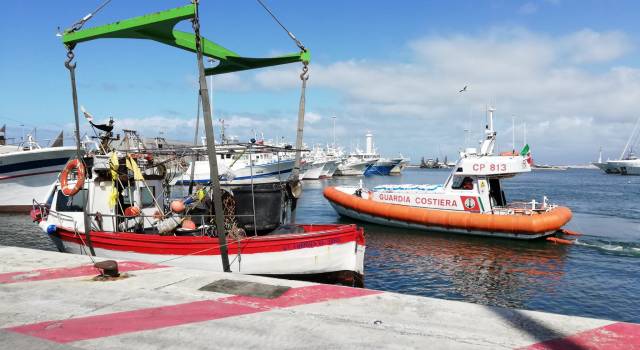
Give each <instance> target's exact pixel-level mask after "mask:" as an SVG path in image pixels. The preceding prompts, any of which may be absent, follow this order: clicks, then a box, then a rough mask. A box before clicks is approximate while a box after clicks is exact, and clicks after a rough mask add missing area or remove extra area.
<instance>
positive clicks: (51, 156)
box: [0, 127, 76, 213]
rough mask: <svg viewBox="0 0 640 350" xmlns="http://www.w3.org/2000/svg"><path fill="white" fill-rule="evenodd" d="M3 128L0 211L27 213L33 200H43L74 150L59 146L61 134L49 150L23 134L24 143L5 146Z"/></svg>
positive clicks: (0, 143)
mask: <svg viewBox="0 0 640 350" xmlns="http://www.w3.org/2000/svg"><path fill="white" fill-rule="evenodd" d="M4 130H5V127H3V128H2V131H0V193H3V194H4V195H3V196H2V198H0V212H24V213H28V212H29V209H31V205H32V204H33V199H34V198H35V199H37V200H39V201H42V200H44V198H46V195H47V191H48V190H49V188H50V187H51V183H52V182H53V181H55V179H56V177H57V176H58V173H60V170H62V167H63V166H64V164H65V163H66V162H67V161H68V160H69V158H70V157H72V156H73V155H74V154H75V152H76V148H75V147H64V146H62V134H61V135H60V136H59V137H58V138H57V139H56V141H54V142H53V143H52V145H51V146H50V147H41V146H40V145H39V144H38V142H36V140H35V139H34V138H33V137H32V135H27V138H26V141H25V142H23V143H19V144H16V145H6V144H5V143H6V142H5V137H4Z"/></svg>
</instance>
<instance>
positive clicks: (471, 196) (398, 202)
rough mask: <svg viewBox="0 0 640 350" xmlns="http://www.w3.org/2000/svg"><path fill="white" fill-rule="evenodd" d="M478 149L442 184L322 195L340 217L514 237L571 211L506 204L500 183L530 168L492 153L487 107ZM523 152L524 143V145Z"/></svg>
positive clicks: (559, 221) (550, 229) (331, 190)
mask: <svg viewBox="0 0 640 350" xmlns="http://www.w3.org/2000/svg"><path fill="white" fill-rule="evenodd" d="M488 118H489V123H488V127H487V129H486V131H485V134H486V138H485V140H484V141H483V143H482V145H481V150H480V151H479V152H476V151H475V149H467V151H465V152H464V153H462V154H461V158H460V159H459V160H458V162H457V164H456V166H455V167H454V169H453V170H452V172H451V173H450V175H449V177H448V178H447V180H446V182H445V183H444V185H382V186H376V187H374V188H372V189H367V188H364V187H362V186H338V187H327V188H326V189H325V190H324V196H325V198H326V199H327V200H328V201H329V202H330V203H331V205H332V206H333V208H334V209H335V210H336V211H337V212H338V213H339V214H340V215H343V216H347V217H351V218H354V219H358V220H362V221H367V222H373V223H377V224H381V225H388V226H398V227H407V228H417V229H423V230H428V231H440V232H448V233H457V234H472V235H482V236H493V237H506V238H516V239H534V238H540V237H545V236H549V235H553V234H554V233H556V232H557V231H558V230H560V229H561V228H562V227H563V226H564V225H565V224H566V223H567V222H569V220H571V217H572V213H571V210H569V209H568V208H565V207H561V206H557V205H553V204H549V202H548V201H547V199H546V197H544V199H543V200H542V201H541V202H536V201H535V200H532V201H531V202H527V203H508V202H507V200H506V197H505V195H504V191H503V190H502V187H501V183H500V181H501V180H502V179H505V178H510V177H513V176H516V175H517V174H520V173H525V172H530V171H531V165H530V163H529V161H528V159H529V157H528V156H526V153H527V152H525V150H523V152H522V154H521V155H510V156H501V155H494V154H493V148H494V145H495V136H496V133H495V131H494V130H493V110H491V109H490V110H489V116H488ZM525 149H527V150H528V147H525Z"/></svg>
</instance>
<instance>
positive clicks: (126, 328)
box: [0, 246, 640, 350]
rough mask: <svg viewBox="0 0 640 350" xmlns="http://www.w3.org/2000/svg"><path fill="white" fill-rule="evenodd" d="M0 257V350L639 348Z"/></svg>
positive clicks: (292, 290) (205, 282) (588, 331)
mask: <svg viewBox="0 0 640 350" xmlns="http://www.w3.org/2000/svg"><path fill="white" fill-rule="evenodd" d="M0 257H2V264H0V349H12V350H18V349H137V350H143V349H212V348H220V349H243V348H259V349H265V348H278V349H301V348H323V349H333V348H349V349H354V348H355V349H407V348H421V349H425V348H430V349H640V325H638V324H631V323H622V322H615V321H608V320H598V319H591V318H584V317H575V316H565V315H556V314H550V313H543V312H533V311H523V310H511V309H504V308H497V307H488V306H482V305H475V304H469V303H464V302H456V301H447V300H440V299H433V298H424V297H418V296H409V295H401V294H395V293H388V292H381V291H375V290H369V289H356V288H347V287H340V286H333V285H322V284H313V283H306V282H299V281H288V280H279V279H271V278H264V277H256V276H245V275H237V274H224V273H213V272H208V271H204V270H197V269H183V268H176V267H167V266H161V265H154V264H146V263H138V262H119V269H120V272H121V273H122V276H121V277H120V278H112V279H107V280H97V279H94V276H96V275H97V271H96V270H95V269H94V268H93V267H92V263H91V261H90V259H89V257H87V256H79V255H70V254H61V253H55V252H47V251H40V250H31V249H24V248H15V247H2V246H0ZM213 258H214V257H212V259H213ZM97 260H104V259H97Z"/></svg>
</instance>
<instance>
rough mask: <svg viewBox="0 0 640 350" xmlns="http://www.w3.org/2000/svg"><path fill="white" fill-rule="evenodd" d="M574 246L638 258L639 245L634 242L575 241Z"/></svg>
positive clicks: (639, 253) (639, 254)
mask: <svg viewBox="0 0 640 350" xmlns="http://www.w3.org/2000/svg"><path fill="white" fill-rule="evenodd" d="M574 244H575V245H578V246H583V247H588V248H594V249H598V250H601V251H605V252H607V253H611V254H616V255H624V256H637V257H640V243H635V242H616V241H606V240H601V239H595V240H590V239H584V238H582V239H576V240H575V242H574Z"/></svg>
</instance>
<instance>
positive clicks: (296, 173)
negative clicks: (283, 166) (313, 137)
mask: <svg viewBox="0 0 640 350" xmlns="http://www.w3.org/2000/svg"><path fill="white" fill-rule="evenodd" d="M308 73H309V67H308V66H307V64H306V63H305V64H304V66H303V67H302V74H300V79H301V80H302V89H301V92H300V105H299V107H298V129H297V132H296V160H295V162H294V163H293V169H292V171H291V187H292V188H293V187H294V186H300V183H299V182H300V158H301V156H302V155H301V149H302V136H303V132H304V109H305V103H306V99H305V90H306V88H307V80H308V79H309V74H308ZM297 205H298V203H297V198H294V199H293V200H292V203H291V223H292V224H294V223H295V222H296V207H297Z"/></svg>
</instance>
